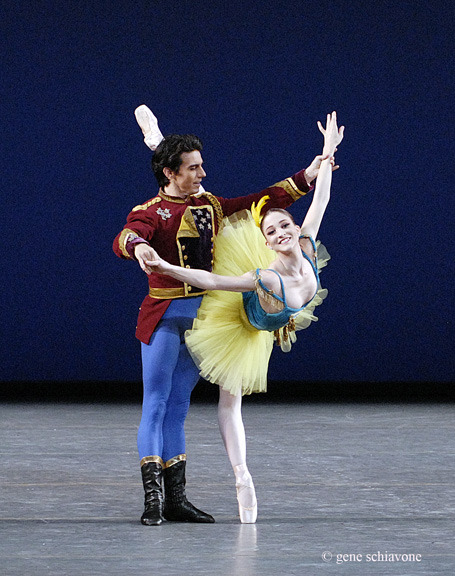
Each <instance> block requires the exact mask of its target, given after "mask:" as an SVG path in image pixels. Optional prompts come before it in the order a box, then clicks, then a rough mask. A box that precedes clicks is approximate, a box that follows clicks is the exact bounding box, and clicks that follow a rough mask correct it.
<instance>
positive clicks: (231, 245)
mask: <svg viewBox="0 0 455 576" xmlns="http://www.w3.org/2000/svg"><path fill="white" fill-rule="evenodd" d="M318 127H319V130H320V131H321V132H322V134H323V135H324V147H323V153H322V156H321V157H320V158H321V165H320V169H319V174H318V176H317V179H316V186H315V192H314V197H313V200H312V203H311V205H310V207H309V209H308V212H307V214H306V216H305V219H304V221H303V224H302V226H301V228H300V227H299V226H297V225H296V224H295V223H294V220H293V218H292V216H291V215H290V214H289V213H288V212H287V211H285V210H282V209H271V210H268V211H267V212H266V213H265V215H264V216H263V217H261V208H262V206H263V204H264V203H265V201H266V197H265V198H263V199H262V201H261V202H260V203H259V205H258V206H253V207H252V212H251V214H250V213H249V212H247V213H246V214H245V215H244V217H237V218H233V217H231V218H230V219H226V221H225V222H224V228H223V230H222V231H221V232H220V233H219V234H218V237H217V240H216V244H215V266H214V271H213V272H206V271H204V270H195V269H185V268H182V267H179V266H173V265H171V264H169V263H167V262H166V261H164V260H162V259H161V258H160V257H159V255H158V254H156V258H155V259H154V260H149V261H148V262H147V265H148V266H149V267H150V269H151V270H154V271H155V272H159V273H161V274H166V275H169V276H172V277H174V278H176V279H177V280H181V281H183V282H187V283H189V284H191V285H194V286H198V287H200V288H203V289H205V290H210V292H209V293H208V294H207V295H206V296H204V298H203V301H202V304H201V307H200V309H199V311H198V317H197V318H196V320H195V321H194V323H193V327H192V329H191V330H190V331H188V332H187V334H186V344H187V347H188V349H189V351H190V353H191V354H192V356H193V359H194V360H195V362H196V364H197V365H198V367H199V370H200V374H201V376H202V377H203V378H205V379H206V380H208V381H210V382H213V383H214V384H218V385H219V386H220V402H219V405H218V420H219V426H220V431H221V435H222V437H223V441H224V445H225V448H226V451H227V454H228V457H229V460H230V462H231V465H232V467H233V470H234V474H235V478H236V488H237V499H238V504H239V514H240V520H241V522H242V523H254V522H255V521H256V518H257V500H256V495H255V490H254V484H253V480H252V477H251V474H250V473H249V471H248V467H247V464H246V440H245V431H244V427H243V421H242V416H241V398H242V395H243V394H250V393H252V392H263V391H265V390H266V384H267V367H268V361H269V358H270V354H271V351H272V347H273V341H274V337H275V339H279V340H284V341H285V345H287V347H289V340H290V339H292V338H294V336H293V331H294V330H295V329H301V328H306V327H307V326H308V325H309V324H310V323H311V321H312V320H316V318H315V317H314V316H313V314H312V312H313V310H314V308H315V306H317V305H318V304H320V303H321V302H322V299H323V298H324V296H325V292H326V291H324V290H321V289H320V285H319V270H320V268H322V267H323V266H324V265H325V264H326V261H327V260H328V255H327V253H326V252H324V251H323V249H322V248H321V247H319V248H317V246H316V243H315V240H316V236H317V234H318V231H319V227H320V225H321V222H322V218H323V216H324V213H325V210H326V207H327V204H328V202H329V198H330V188H331V180H332V165H333V157H334V154H335V151H336V150H337V146H338V145H339V144H340V142H341V141H342V139H343V134H344V126H342V127H340V128H338V126H337V118H336V113H335V112H333V113H332V114H328V115H327V123H326V127H325V128H324V127H323V126H322V124H321V123H320V122H318ZM258 226H259V227H260V230H261V232H262V235H261V232H259V228H258ZM264 238H265V241H266V242H265V245H264Z"/></svg>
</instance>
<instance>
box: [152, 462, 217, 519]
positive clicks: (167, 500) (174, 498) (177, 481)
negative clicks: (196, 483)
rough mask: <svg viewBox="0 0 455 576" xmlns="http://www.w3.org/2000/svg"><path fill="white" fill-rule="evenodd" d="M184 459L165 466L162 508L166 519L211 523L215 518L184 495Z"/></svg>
mask: <svg viewBox="0 0 455 576" xmlns="http://www.w3.org/2000/svg"><path fill="white" fill-rule="evenodd" d="M185 467H186V462H185V460H181V461H180V462H177V464H174V465H172V466H170V467H169V468H165V469H164V471H163V478H164V510H163V516H164V517H165V518H166V520H171V521H174V522H200V523H206V524H207V523H213V522H215V519H214V518H213V516H210V514H206V513H205V512H202V510H198V509H197V508H196V507H195V506H193V505H192V504H191V502H188V500H187V498H186V495H185V484H186V480H185Z"/></svg>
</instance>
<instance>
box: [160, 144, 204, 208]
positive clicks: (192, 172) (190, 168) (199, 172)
mask: <svg viewBox="0 0 455 576" xmlns="http://www.w3.org/2000/svg"><path fill="white" fill-rule="evenodd" d="M181 158H182V164H181V166H180V168H179V170H178V172H172V171H170V176H167V174H166V176H167V177H168V178H169V180H170V186H171V187H172V189H173V192H175V193H176V194H178V196H180V197H181V198H185V197H186V196H190V195H191V194H196V192H198V191H199V185H200V183H201V181H202V178H204V177H205V176H206V174H205V170H204V169H203V168H202V163H203V160H202V156H201V153H200V152H199V150H193V152H182V156H181Z"/></svg>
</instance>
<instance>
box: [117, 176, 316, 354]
mask: <svg viewBox="0 0 455 576" xmlns="http://www.w3.org/2000/svg"><path fill="white" fill-rule="evenodd" d="M308 191H309V187H308V184H307V182H306V180H305V175H304V170H301V171H300V172H298V173H297V174H295V175H294V176H292V177H291V178H287V179H286V180H282V181H281V182H278V183H277V184H274V185H273V186H270V187H269V188H266V189H265V190H262V191H261V192H258V193H256V194H250V195H248V196H241V197H238V198H221V197H219V196H214V195H213V194H211V193H210V192H203V193H198V194H194V195H192V196H188V197H187V198H185V199H182V198H176V197H173V196H168V195H167V194H165V193H164V192H163V190H160V191H159V194H158V196H155V198H152V199H151V200H149V201H148V202H146V203H145V204H141V205H139V206H136V207H135V208H133V210H132V211H131V212H130V213H129V215H128V218H127V223H126V225H125V227H124V228H123V230H122V232H120V234H118V235H117V236H116V237H115V239H114V244H113V249H114V252H115V253H116V254H117V256H119V257H120V258H127V259H132V252H131V250H130V251H128V250H127V243H128V242H129V241H131V240H134V239H135V238H137V237H140V238H143V239H144V240H146V241H147V242H148V243H149V244H150V246H152V247H153V248H154V249H155V250H156V251H157V252H158V254H159V255H160V256H161V257H162V258H164V259H165V260H167V261H168V262H170V263H171V264H174V265H177V266H184V267H186V268H200V269H203V270H208V271H210V270H211V269H212V264H213V242H214V239H215V235H216V233H217V232H218V229H219V226H220V223H221V220H222V219H223V217H224V216H231V215H232V214H234V213H235V212H239V211H241V210H245V209H249V208H251V204H252V202H256V203H257V202H259V200H260V199H261V198H262V197H263V196H265V195H266V194H267V195H269V196H270V200H269V201H268V202H267V208H286V207H287V206H289V205H291V204H292V203H293V202H294V201H295V200H297V199H298V198H300V197H301V196H303V195H304V194H306V193H307V192H308ZM148 282H149V293H148V294H147V296H146V297H145V299H144V301H143V302H142V306H141V308H140V311H139V318H138V322H137V328H136V337H137V338H138V339H139V340H141V341H142V342H144V343H146V344H148V343H149V341H150V337H151V335H152V334H153V331H154V329H155V327H156V325H157V323H158V322H159V320H160V318H161V317H162V315H163V314H164V312H165V311H166V309H167V307H168V306H169V304H170V303H171V301H172V300H173V299H174V298H191V297H194V296H200V295H202V294H205V291H204V290H201V289H200V288H197V287H195V286H190V285H188V284H186V283H183V282H180V281H179V280H175V279H174V278H171V277H170V276H166V275H164V274H159V273H153V274H150V275H149V276H148Z"/></svg>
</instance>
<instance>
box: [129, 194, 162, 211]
mask: <svg viewBox="0 0 455 576" xmlns="http://www.w3.org/2000/svg"><path fill="white" fill-rule="evenodd" d="M157 202H161V198H160V197H159V196H157V197H156V198H152V200H149V201H148V202H146V203H145V204H139V205H138V206H135V207H134V208H133V209H132V210H131V212H137V211H138V210H147V208H149V207H150V206H152V205H153V204H156V203H157Z"/></svg>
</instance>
